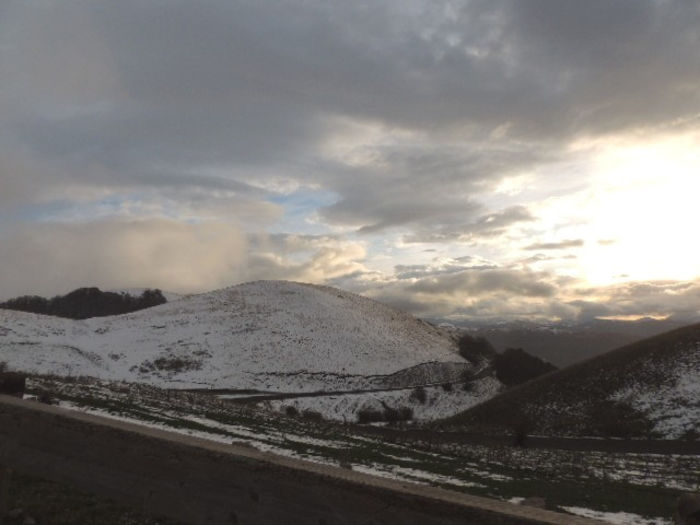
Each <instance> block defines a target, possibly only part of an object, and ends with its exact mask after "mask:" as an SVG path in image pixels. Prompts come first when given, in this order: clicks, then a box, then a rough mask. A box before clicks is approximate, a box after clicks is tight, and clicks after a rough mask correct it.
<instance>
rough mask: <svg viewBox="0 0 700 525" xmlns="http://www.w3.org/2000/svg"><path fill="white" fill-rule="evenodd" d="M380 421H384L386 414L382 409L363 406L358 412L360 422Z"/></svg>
mask: <svg viewBox="0 0 700 525" xmlns="http://www.w3.org/2000/svg"><path fill="white" fill-rule="evenodd" d="M378 421H384V414H383V412H381V411H380V410H376V409H374V408H363V409H362V410H359V411H358V412H357V422H358V423H362V424H365V423H376V422H378Z"/></svg>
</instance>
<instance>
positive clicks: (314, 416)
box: [301, 410, 323, 423]
mask: <svg viewBox="0 0 700 525" xmlns="http://www.w3.org/2000/svg"><path fill="white" fill-rule="evenodd" d="M301 417H303V418H304V419H307V420H309V421H313V422H314V423H320V422H321V421H323V415H321V413H320V412H316V411H315V410H304V411H303V412H302V413H301Z"/></svg>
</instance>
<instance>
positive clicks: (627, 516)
mask: <svg viewBox="0 0 700 525" xmlns="http://www.w3.org/2000/svg"><path fill="white" fill-rule="evenodd" d="M561 508H562V509H564V510H565V511H567V512H570V513H571V514H575V515H577V516H583V517H584V518H593V519H596V520H601V521H606V522H608V523H614V524H615V525H671V523H673V522H672V521H671V520H667V519H665V518H651V519H647V518H643V517H642V516H639V515H638V514H632V513H629V512H602V511H598V510H591V509H587V508H584V507H561Z"/></svg>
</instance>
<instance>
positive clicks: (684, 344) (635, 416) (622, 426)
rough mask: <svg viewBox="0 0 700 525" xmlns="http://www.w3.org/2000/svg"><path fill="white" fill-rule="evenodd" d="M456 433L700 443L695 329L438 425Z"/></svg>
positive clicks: (699, 352) (574, 369) (699, 358)
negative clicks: (521, 433)
mask: <svg viewBox="0 0 700 525" xmlns="http://www.w3.org/2000/svg"><path fill="white" fill-rule="evenodd" d="M443 426H444V427H446V428H452V429H459V430H467V429H468V430H472V431H473V430H482V431H488V432H503V431H506V432H513V431H514V430H516V429H517V428H520V429H523V430H527V431H530V432H533V433H537V434H549V435H564V436H586V435H595V436H601V437H622V438H625V437H627V438H639V437H647V438H648V437H655V438H665V439H688V440H697V439H699V438H700V324H696V325H692V326H687V327H684V328H680V329H677V330H673V331H671V332H667V333H665V334H661V335H658V336H655V337H651V338H649V339H645V340H643V341H639V342H637V343H633V344H631V345H627V346H624V347H622V348H619V349H617V350H614V351H612V352H608V353H606V354H604V355H602V356H598V357H595V358H593V359H590V360H588V361H585V362H583V363H579V364H576V365H573V366H570V367H568V368H564V369H562V370H559V371H557V372H554V373H552V374H549V375H546V376H543V377H542V378H539V379H536V380H534V381H531V382H529V383H526V384H524V385H521V386H519V387H516V388H513V389H511V390H509V391H507V392H505V393H503V394H500V395H498V396H496V397H494V398H493V399H491V400H489V401H487V402H486V403H483V404H481V405H479V406H475V407H474V408H472V409H470V410H467V411H466V412H465V413H463V414H459V415H457V416H455V417H453V418H451V419H450V420H448V421H446V422H445V423H444V424H443Z"/></svg>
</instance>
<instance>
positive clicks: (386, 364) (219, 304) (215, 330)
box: [0, 281, 479, 392]
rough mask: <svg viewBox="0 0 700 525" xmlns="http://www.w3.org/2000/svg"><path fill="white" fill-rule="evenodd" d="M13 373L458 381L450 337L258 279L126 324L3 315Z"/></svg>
mask: <svg viewBox="0 0 700 525" xmlns="http://www.w3.org/2000/svg"><path fill="white" fill-rule="evenodd" d="M0 361H4V362H6V363H7V365H8V366H9V367H10V368H11V369H16V370H24V371H27V372H34V373H41V374H58V375H73V376H76V375H87V376H93V377H98V378H102V379H110V380H126V381H136V382H146V383H151V384H155V385H158V386H163V387H174V388H187V387H202V388H217V389H257V390H265V391H295V392H303V391H307V392H308V391H317V390H324V391H332V390H350V389H363V388H367V389H370V388H371V389H377V388H396V387H407V386H412V385H415V384H427V383H440V382H448V381H457V380H458V379H459V378H460V377H461V375H462V374H463V373H464V371H465V370H466V371H471V372H476V371H477V370H475V369H476V368H478V367H479V365H478V364H476V365H474V364H471V363H469V362H467V361H465V360H464V359H462V358H461V357H460V356H459V355H458V354H457V350H456V345H455V340H454V336H453V334H452V333H451V332H449V331H446V330H444V329H441V328H437V327H435V326H432V325H430V324H428V323H425V322H423V321H420V320H418V319H415V318H414V317H411V316H409V315H407V314H405V313H402V312H399V311H397V310H394V309H392V308H389V307H387V306H385V305H382V304H380V303H377V302H375V301H372V300H370V299H367V298H364V297H360V296H358V295H355V294H351V293H348V292H344V291H341V290H338V289H334V288H329V287H322V286H314V285H307V284H300V283H292V282H279V281H259V282H254V283H247V284H242V285H238V286H234V287H231V288H226V289H223V290H218V291H214V292H210V293H205V294H200V295H192V296H187V297H184V298H181V299H179V300H176V301H173V302H169V303H167V304H164V305H160V306H157V307H154V308H150V309H147V310H142V311H139V312H134V313H131V314H127V315H121V316H114V317H103V318H93V319H87V320H84V321H72V320H67V319H60V318H55V317H46V316H40V315H34V314H28V313H22V312H15V311H9V310H0Z"/></svg>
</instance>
